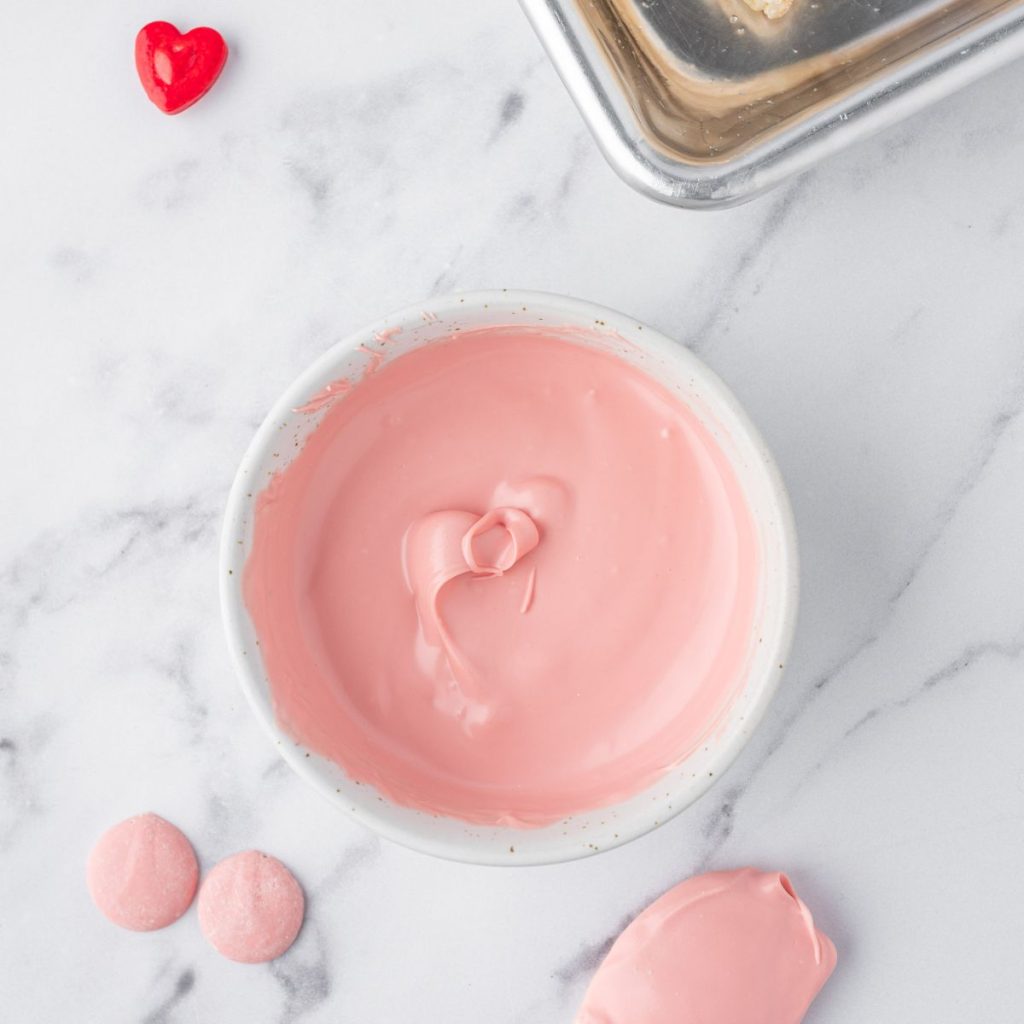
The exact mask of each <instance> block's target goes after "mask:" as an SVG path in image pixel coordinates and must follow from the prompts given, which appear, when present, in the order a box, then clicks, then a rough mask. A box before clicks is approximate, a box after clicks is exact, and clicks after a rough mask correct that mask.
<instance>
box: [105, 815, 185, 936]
mask: <svg viewBox="0 0 1024 1024" xmlns="http://www.w3.org/2000/svg"><path fill="white" fill-rule="evenodd" d="M198 880H199V864H198V863H197V862H196V855H195V853H194V851H193V850H192V846H191V844H190V843H189V841H188V840H187V839H186V838H185V836H184V835H183V834H182V833H181V831H180V830H179V829H177V828H175V827H174V826H173V825H172V824H171V823H170V822H169V821H164V819H163V818H160V817H158V816H157V815H155V814H139V815H136V816H135V817H134V818H128V819H127V820H125V821H122V822H121V823H120V824H118V825H115V826H114V827H113V828H111V829H109V830H108V831H106V832H104V834H103V835H102V836H101V837H100V839H99V842H97V843H96V845H95V846H94V847H93V849H92V853H90V854H89V862H88V865H87V866H86V883H87V884H88V886H89V894H90V895H91V896H92V899H93V902H94V903H95V904H96V906H97V907H98V908H99V909H100V911H101V912H102V913H103V914H104V915H105V916H106V917H108V918H109V919H110V920H111V921H113V922H114V924H117V925H120V926H121V927H122V928H130V929H131V930H132V931H136V932H151V931H155V930H156V929H157V928H165V927H166V926H167V925H169V924H171V923H172V922H174V921H177V920H178V918H179V917H181V915H182V914H184V913H185V911H186V910H188V908H189V906H190V905H191V904H192V897H193V896H195V893H196V883H197V882H198Z"/></svg>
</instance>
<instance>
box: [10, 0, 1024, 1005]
mask: <svg viewBox="0 0 1024 1024" xmlns="http://www.w3.org/2000/svg"><path fill="white" fill-rule="evenodd" d="M154 17H164V18H168V19H170V20H172V21H178V22H180V23H182V24H183V25H188V24H190V23H194V22H196V21H199V22H205V23H209V24H213V25H215V26H217V27H219V28H220V29H221V30H222V31H223V32H224V34H225V35H226V37H227V38H228V40H229V43H230V44H231V46H232V48H233V56H232V58H231V61H230V63H229V65H228V68H227V70H226V72H225V74H224V77H223V79H222V81H221V82H220V83H219V84H218V86H217V88H216V89H215V91H214V92H213V93H211V95H210V96H208V97H207V99H206V100H205V101H204V102H203V103H201V104H200V105H199V106H197V107H196V108H194V109H193V110H192V111H190V112H188V113H186V114H185V115H183V116H182V117H179V118H174V119H168V118H164V117H163V116H161V115H160V114H159V113H157V112H156V111H155V109H154V108H152V107H150V106H149V105H148V104H147V102H146V100H145V99H144V98H143V96H142V94H141V91H140V89H139V87H138V84H137V82H136V81H135V78H134V69H133V67H132V60H131V46H132V38H133V36H134V33H135V31H136V30H137V28H138V27H139V26H140V25H141V24H142V23H143V22H144V21H146V20H149V19H151V18H154ZM3 54H4V57H3V60H2V61H0V85H2V87H3V94H4V96H5V102H4V112H3V115H2V126H3V133H2V138H3V158H2V160H0V310H2V320H0V323H2V325H3V326H2V329H0V332H2V335H3V352H4V360H5V361H4V372H3V375H2V403H0V416H2V420H0V427H2V432H3V437H4V438H5V444H4V445H3V448H2V451H0V474H2V479H3V495H4V498H3V501H0V672H2V676H0V737H2V739H0V1018H2V1019H3V1020H4V1021H5V1022H6V1021H10V1022H12V1024H13V1022H17V1024H20V1022H28V1021H31V1022H33V1024H48V1022H61V1024H63V1022H67V1021H76V1022H82V1024H86V1022H93V1021H97V1022H103V1024H120V1022H140V1024H141V1022H146V1024H183V1022H202V1024H208V1022H212V1021H217V1022H219V1024H235V1022H238V1024H243V1022H244V1024H251V1022H265V1021H266V1022H282V1024H285V1022H291V1021H302V1022H304V1024H325V1022H332V1024H334V1022H341V1021H356V1022H359V1024H394V1022H410V1021H445V1022H450V1024H462V1022H465V1024H479V1022H483V1021H486V1022H487V1024H569V1022H570V1021H571V1019H572V1016H573V1012H574V1008H575V1006H576V1004H577V1003H578V1000H579V998H580V996H581V993H582V991H583V988H584V986H585V984H586V981H587V978H588V977H589V976H590V973H591V971H592V969H593V967H594V965H595V963H596V961H597V959H598V958H599V955H600V952H601V950H602V949H603V948H604V947H605V945H606V943H607V942H608V940H609V939H610V937H611V936H613V935H614V934H616V932H617V931H618V930H619V929H620V928H621V926H622V924H623V922H624V921H625V920H627V919H628V917H629V916H630V915H632V914H634V913H635V912H636V911H637V910H638V909H639V908H640V907H642V906H643V905H644V904H645V903H646V902H647V901H649V900H650V899H651V898H652V897H653V896H655V895H656V894H658V893H659V892H661V891H662V890H664V889H665V888H667V887H668V886H670V885H672V884H673V883H674V882H676V881H679V880H681V879H682V878H684V877H686V876H687V875H689V874H690V873H692V872H694V871H696V870H698V869H701V868H705V867H708V866H714V867H729V866H737V865H742V864H746V863H754V864H758V865H763V866H779V867H783V868H785V869H787V870H788V871H789V872H790V873H791V875H792V877H793V879H794V882H795V884H796V885H797V887H798V889H799V891H800V892H801V893H802V894H803V895H804V896H805V898H806V899H807V900H808V902H809V903H810V904H811V906H812V908H813V909H814V911H815V913H816V916H817V917H818V919H819V921H820V922H821V923H822V924H823V925H824V927H825V928H826V929H827V931H828V932H829V933H830V934H831V935H832V936H833V938H834V939H835V941H836V945H837V946H838V947H839V951H840V965H839V968H838V970H837V971H836V974H835V976H834V978H833V980H832V981H831V982H830V984H829V985H828V987H827V989H826V990H825V992H824V993H823V994H822V996H821V998H820V1000H819V1002H818V1004H817V1005H816V1006H815V1008H814V1009H813V1010H812V1012H811V1014H810V1015H809V1017H808V1020H809V1021H814V1022H816V1024H825V1022H829V1024H863V1022H864V1021H900V1022H901V1024H936V1022H941V1021H956V1022H962V1021H985V1022H986V1024H1000V1022H1018V1021H1020V1019H1021V1015H1022V1013H1024V973H1022V972H1021V970H1020V962H1021V950H1022V945H1024V913H1022V908H1024V882H1022V878H1024V874H1022V868H1021V849H1022V843H1024V744H1022V742H1021V723H1022V721H1024V685H1022V684H1024V585H1022V579H1024V538H1022V531H1021V523H1022V518H1024V517H1022V515H1021V511H1022V500H1021V496H1022V494H1024V416H1022V407H1024V288H1022V287H1021V270H1020V268H1021V265H1022V261H1024V212H1022V211H1024V175H1022V174H1021V166H1022V164H1024V118H1022V116H1021V113H1020V104H1019V103H1018V102H1017V101H1016V99H1014V97H1017V96H1019V95H1020V93H1021V90H1022V88H1024V65H1018V66H1016V67H1011V68H1008V69H1006V70H1004V71H1002V72H1000V73H998V74H997V75H996V76H995V77H992V78H990V79H988V80H986V81H984V82H982V83H980V84H978V85H976V86H974V87H973V88H971V89H970V90H969V91H968V92H965V93H963V94H961V95H959V96H957V97H954V98H952V99H950V100H947V101H945V102H943V103H942V104H941V105H940V106H938V107H936V108H934V109H932V110H931V111H928V112H926V113H925V114H923V115H922V116H920V117H918V118H917V119H915V120H914V121H913V122H912V123H910V124H907V125H905V126H903V127H899V128H896V129H895V130H892V131H890V132H889V133H888V134H885V135H883V136H881V137H878V138H877V139H875V140H872V141H869V142H867V143H865V144H862V145H860V146H859V147H858V148H856V149H854V150H851V151H848V152H846V153H844V154H842V155H840V156H838V157H836V158H834V159H832V160H831V161H830V162H829V163H827V164H825V165H822V166H821V167H819V168H818V169H817V170H815V171H813V172H811V173H810V174H809V175H807V176H806V177H804V178H803V179H801V180H798V181H795V182H792V183H790V184H788V185H787V186H784V187H783V188H782V189H781V190H780V191H777V192H775V193H773V194H771V195H770V196H767V197H765V198H763V199H761V200H759V201H757V202H756V203H754V204H753V205H750V206H747V207H743V208H741V209H738V210H734V211H729V212H725V213H719V214H697V213H685V212H680V211H677V210H672V209H668V208H663V207H659V206H657V205H654V204H653V203H651V202H650V201H648V200H646V199H643V198H641V197H640V196H638V195H635V194H633V193H632V192H631V191H629V190H628V189H627V188H626V187H625V186H624V185H622V184H621V183H620V182H619V181H618V180H617V179H616V178H615V176H614V175H613V173H612V172H611V171H610V170H609V169H608V168H607V167H606V165H605V164H604V162H603V160H602V159H601V157H600V156H599V155H598V153H597V152H596V150H595V147H594V145H593V144H592V142H591V140H590V138H589V136H588V135H587V134H586V132H585V130H584V129H583V127H582V125H581V122H580V120H579V118H578V117H577V115H576V112H575V110H574V109H573V107H572V105H571V104H570V102H569V100H568V99H567V97H566V95H565V94H564V92H563V89H562V87H561V85H560V84H559V82H558V81H557V79H556V77H555V75H554V74H553V72H552V70H551V68H550V67H549V65H548V63H547V61H546V59H545V57H544V55H543V54H542V52H541V50H540V48H539V45H538V43H537V41H536V40H535V38H534V37H533V35H532V33H531V31H530V29H529V27H528V26H527V24H526V22H525V19H524V18H523V17H522V15H521V14H520V12H519V10H518V9H517V8H516V6H515V5H514V4H513V3H512V2H510V0H509V2H505V3H486V4H481V3H479V2H473V0H444V2H440V3H433V4H411V3H409V2H408V0H377V2H375V3H372V4H354V3H336V2H335V3H329V2H326V0H310V2H308V3H306V4H302V5H285V6H281V5H273V4H269V3H266V2H263V0H250V2H249V3H240V2H238V0H206V2H205V3H204V4H202V5H201V6H199V7H194V8H193V7H190V6H188V5H187V4H184V3H182V2H181V0H171V2H170V3H168V4H165V5H163V6H161V7H150V6H146V5H142V6H139V5H133V4H128V3H124V2H115V0H96V2H94V3H90V4H74V3H71V2H68V0H64V2H62V3H58V4H37V5H22V9H21V10H20V11H19V18H18V27H17V32H13V29H12V28H11V26H9V31H8V33H7V36H6V43H5V45H4V46H3ZM485 286H522V287H531V288H541V289H548V290H552V291H558V292H567V293H572V294H577V295H580V296H583V297H586V298H591V299H594V300H597V301H601V302H604V303H606V304H609V305H612V306H615V307H618V308H621V309H624V310H627V311H629V312H631V313H632V314H633V315H635V316H637V317H639V318H642V319H644V320H647V321H649V322H650V323H652V324H654V325H655V326H657V327H659V328H661V329H662V330H664V331H666V332H667V333H669V334H672V335H674V336H676V337H678V338H679V339H680V340H681V341H683V342H684V343H686V344H688V345H690V346H692V347H693V348H694V349H695V350H696V351H698V352H699V353H701V355H703V356H704V357H705V358H706V359H707V360H708V362H710V363H711V365H712V366H713V367H714V368H715V369H716V370H718V371H719V372H720V373H721V374H722V375H723V376H724V377H725V379H726V380H727V381H728V382H729V384H730V385H732V387H733V388H734V389H735V390H736V392H737V393H738V394H739V396H740V397H741V398H742V399H743V400H744V401H745V402H746V404H747V406H748V408H749V410H750V412H751V413H752V415H753V417H754V419H755V420H756V422H757V423H758V424H759V425H760V426H761V428H762V429H763V431H764V433H765V434H766V436H767V438H768V440H769V442H770V444H771V445H772V446H773V448H774V450H775V452H776V454H777V457H778V460H779V462H780V464H781V467H782V470H783V472H784V474H785V477H786V479H787V481H788V484H789V487H790V489H791V494H792V498H793V504H794V507H795V511H796V518H797V523H798V528H799V531H800V538H801V544H802V553H803V579H804V591H803V601H802V618H801V622H800V626H799V630H798V634H797V639H796V646H795V650H794V656H793V658H792V661H791V666H790V668H789V671H788V673H787V675H786V677H785V680H784V683H783V687H782V690H781V692H780V694H779V697H778V699H777V701H776V703H775V704H774V706H773V709H772V711H771V712H770V714H769V716H768V718H767V720H766V721H765V723H764V725H763V726H762V727H761V729H760V731H759V733H758V734H757V736H756V738H755V740H754V742H753V743H752V744H751V745H750V747H749V748H748V749H747V751H746V752H745V753H744V755H743V756H742V757H741V759H740V760H739V762H738V763H737V764H736V765H735V766H734V767H733V769H732V770H731V771H730V772H729V773H728V775H727V776H726V777H725V778H723V779H722V780H721V782H720V783H718V785H716V786H715V787H714V788H713V789H712V790H711V792H710V793H709V794H708V795H707V796H706V797H705V798H704V799H703V800H701V801H700V802H699V804H697V805H696V806H694V807H693V808H691V809H690V810H689V811H688V812H687V813H685V814H683V815H682V816H680V817H679V818H677V819H676V820H674V821H673V822H671V823H670V824H669V825H667V826H665V827H663V828H662V829H661V830H660V831H658V832H656V833H654V834H652V835H650V836H648V837H646V838H644V839H642V840H639V841H637V842H635V843H633V844H631V845H629V846H627V847H625V848H623V849H621V850H618V851H614V852H610V853H606V854H603V855H601V856H599V857H597V858H595V859H593V860H590V861H587V862H583V863H576V864H569V865H564V866H559V867H551V868H542V869H523V870H501V869H483V868H471V867H465V866H461V865H457V864H449V863H443V862H441V861H436V860H432V859H430V858H427V857H424V856H420V855H417V854H414V853H410V852H407V851H405V850H402V849H399V848H396V847H394V846H391V845H389V844H386V843H382V842H379V841H378V840H376V839H375V838H374V837H373V836H371V835H369V834H367V833H366V832H364V831H363V830H362V829H361V828H359V827H357V826H355V825H353V824H351V823H349V822H348V821H347V820H346V819H345V818H343V817H340V816H339V815H338V814H337V813H336V812H334V811H333V810H332V809H331V808H330V807H329V806H327V805H326V804H325V803H323V802H321V800H320V798H319V797H317V796H316V795H315V794H313V793H312V792H310V791H309V790H307V789H306V788H305V787H304V786H303V785H302V784H301V783H300V782H299V780H298V779H296V778H294V777H293V776H292V775H291V774H290V773H289V772H288V771H287V770H285V769H284V767H283V765H282V763H281V762H280V761H279V760H278V759H277V757H276V755H275V753H274V751H273V749H272V747H271V746H270V744H268V742H267V740H266V738H265V737H264V736H263V734H262V733H261V731H260V730H259V728H258V727H257V725H256V723H255V721H254V720H253V719H252V717H251V716H250V714H249V712H248V711H247V709H246V708H245V707H244V706H243V704H242V702H241V700H240V698H239V691H238V689H237V687H236V684H235V681H234V679H233V677H232V673H231V670H230V668H229V665H228V658H227V652H226V650H225V644H224V642H223V639H222V635H221V627H220V622H219V612H218V606H217V580H216V572H215V553H216V547H217V534H218V527H219V520H220V516H221V510H222V506H223V504H224V500H225V496H226V492H227V488H228V484H229V482H230V479H231V476H232V473H233V471H234V468H235V465H236V463H237V461H238V459H239V457H240V455H241V453H242V451H243V448H244V446H245V444H246V443H247V441H248V439H249V437H250V435H251V433H252V431H253V430H254V428H255V426H256V424H257V423H258V421H259V419H260V418H261V417H262V415H263V413H264V411H265V410H266V409H267V408H268V406H269V404H270V402H271V401H272V399H273V398H274V397H275V396H276V394H277V393H278V392H279V391H280V390H281V389H282V388H283V386H284V385H285V384H286V383H287V382H288V381H289V380H290V379H291V378H292V377H293V375H295V374H296V373H297V372H298V371H299V370H300V369H302V368H303V367H304V366H305V365H306V364H307V363H308V362H309V361H310V360H311V359H312V358H313V357H314V356H315V355H316V354H318V353H319V352H321V351H322V350H323V349H324V348H325V347H326V346H327V345H329V344H330V343H331V342H332V341H333V340H334V339H336V338H338V337H339V336H341V335H344V334H345V333H346V332H348V331H349V330H351V329H352V328H355V327H357V326H359V325H361V324H362V323H364V322H365V321H368V320H370V319H373V318H376V317H377V316H378V315H379V314H381V313H383V312H386V311H388V310H390V309H392V308H395V307H398V306H401V305H403V304H405V303H408V302H413V301H415V300H417V299H418V298H421V297H423V296H425V295H430V294H434V293H438V292H440V291H447V290H453V289H462V288H474V287H485ZM143 809H152V810H156V811H158V812H159V813H162V814H164V815H166V816H167V817H169V818H171V819H172V820H174V821H176V822H178V823H179V824H181V825H182V826H183V827H184V828H185V829H186V831H187V832H188V833H189V835H191V836H192V837H193V838H194V839H195V842H196V845H197V848H198V850H199V853H200V855H201V858H202V861H203V863H204V864H205V865H210V864H211V863H213V862H214V861H215V860H216V859H218V858H219V857H221V856H222V855H225V854H227V853H230V852H232V851H235V850H238V849H241V848H246V847H250V846H257V847H261V848H263V849H266V850H267V851H269V852H272V853H275V854H277V855H278V856H280V857H282V858H283V859H284V860H286V861H287V862H288V863H289V864H291V865H292V866H293V867H294V869H295V870H296V872H297V874H298V875H299V877H300V878H301V880H302V882H303V884H304V885H305V886H306V888H307V890H308V893H309V916H308V920H307V924H306V927H305V930H304V931H303V933H302V936H301V938H300V940H299V942H298V943H297V945H296V946H295V947H294V949H293V950H292V951H291V953H289V954H288V955H287V956H286V957H284V958H283V959H281V960H280V961H279V962H277V963H275V964H273V965H270V966H263V967H244V966H238V965H234V964H231V963H228V962H226V961H224V960H222V959H220V958H219V957H218V956H217V955H215V954H214V953H213V952H212V951H211V950H210V949H209V948H207V947H206V945H205V944H204V942H203V940H202V938H201V937H200V935H199V933H198V930H197V926H196V920H195V916H194V915H189V916H187V917H186V918H184V919H183V920H181V921H180V922H178V923H177V924H176V925H174V926H172V927H171V928H169V929H167V930H165V931H163V932H159V933H155V934H151V935H144V936H139V935H133V934H129V933H125V932H121V931H118V930H117V929H115V928H113V927H112V926H110V925H108V924H107V923H106V922H105V921H104V920H103V919H102V918H101V917H99V915H98V914H97V913H96V912H95V911H94V910H93V908H92V906H91V904H90V902H89V899H88V896H87V894H86V891H85V887H84V884H83V864H84V859H85V856H86V853H87V851H88V849H89V847H90V845H91V843H92V841H93V840H94V838H95V837H96V835H97V834H98V832H99V831H101V830H102V829H103V828H104V827H105V826H107V825H108V824H110V823H112V822H114V821H116V820H118V819H119V818H121V817H124V816H126V815H128V814H130V813H132V812H135V811H138V810H143Z"/></svg>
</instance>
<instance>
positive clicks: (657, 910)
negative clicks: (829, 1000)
mask: <svg viewBox="0 0 1024 1024" xmlns="http://www.w3.org/2000/svg"><path fill="white" fill-rule="evenodd" d="M835 965H836V950H835V946H833V945H832V943H831V941H830V940H829V938H828V936H827V935H825V934H824V933H823V932H820V931H818V930H817V929H816V928H815V927H814V921H813V919H812V918H811V913H810V911H809V910H808V909H807V907H806V906H805V905H804V904H803V903H802V902H801V900H800V899H799V898H798V897H797V895H796V893H795V892H794V891H793V887H792V885H791V884H790V882H789V879H788V878H786V876H785V875H782V874H779V873H778V872H777V871H776V872H764V871H756V870H754V869H753V868H744V869H742V870H740V871H722V872H715V873H712V874H707V875H699V876H697V877H696V878H690V879H688V880H687V881H685V882H683V883H682V884H681V885H677V886H676V887H675V888H674V889H671V890H670V891H669V892H667V893H665V895H664V896H662V897H660V898H659V899H657V900H655V901H654V903H652V904H651V905H650V906H649V907H648V908H647V909H646V910H644V911H643V912H642V913H641V914H640V916H639V917H637V918H636V919H635V920H634V921H633V922H632V924H630V925H629V927H628V928H627V929H626V930H625V931H624V932H623V933H622V934H621V935H620V936H619V937H618V939H617V940H616V941H615V945H613V946H612V948H611V951H610V952H609V953H608V956H607V957H606V958H605V960H604V962H603V963H602V964H601V966H600V967H599V968H598V970H597V973H596V974H595V975H594V979H593V981H592V982H591V983H590V987H589V988H588V989H587V994H586V996H585V998H584V1000H583V1006H582V1008H581V1009H580V1012H579V1014H578V1016H577V1017H576V1024H799V1022H800V1021H802V1020H803V1018H804V1014H805V1013H806V1012H807V1009H808V1007H809V1006H810V1005H811V1003H812V1002H813V1000H814V998H815V996H817V994H818V992H819V991H821V988H822V986H823V985H824V984H825V982H826V981H828V978H829V975H830V974H831V973H832V971H833V969H834V968H835Z"/></svg>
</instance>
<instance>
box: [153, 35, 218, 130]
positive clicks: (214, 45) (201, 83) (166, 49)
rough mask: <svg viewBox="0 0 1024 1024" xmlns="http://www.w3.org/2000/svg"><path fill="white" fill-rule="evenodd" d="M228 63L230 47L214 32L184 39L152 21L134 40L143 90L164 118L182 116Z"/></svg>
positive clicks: (203, 94) (206, 90) (207, 89)
mask: <svg viewBox="0 0 1024 1024" xmlns="http://www.w3.org/2000/svg"><path fill="white" fill-rule="evenodd" d="M227 59H228V48H227V44H226V43H225V42H224V39H223V37H222V36H221V34H220V33H219V32H218V31H216V30H215V29H212V28H194V29H192V31H191V32H186V33H185V34H184V35H182V34H181V33H180V32H179V31H178V30H177V29H176V28H175V27H174V26H173V25H171V24H169V23H168V22H166V21H153V22H150V23H149V24H148V25H146V26H145V28H143V29H141V30H140V31H139V34H138V35H137V36H136V37H135V67H136V68H137V69H138V72H139V78H140V79H141V80H142V87H143V88H144V89H145V90H146V95H147V96H148V97H149V98H150V99H151V100H152V101H153V102H154V103H155V104H156V105H157V106H158V107H159V108H160V109H161V110H162V111H163V112H164V113H165V114H179V113H181V111H183V110H184V109H185V108H186V107H190V106H192V104H193V103H195V102H196V100H198V99H200V98H202V97H203V96H205V95H206V93H207V92H209V90H210V87H211V86H212V85H213V83H214V82H216V81H217V76H218V75H219V74H220V72H221V69H222V68H223V67H224V62H225V61H226V60H227Z"/></svg>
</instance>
